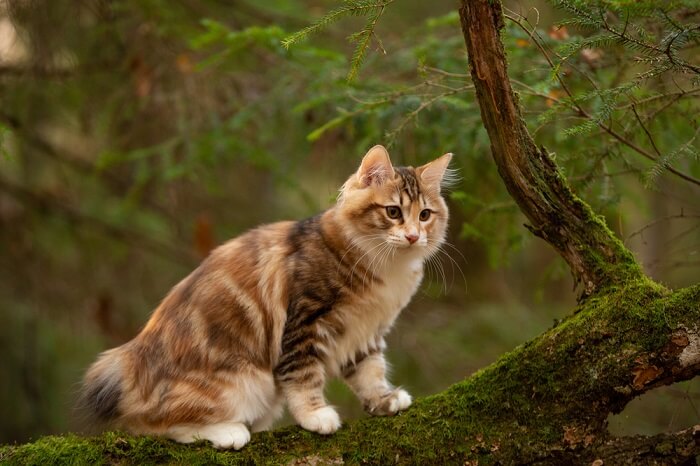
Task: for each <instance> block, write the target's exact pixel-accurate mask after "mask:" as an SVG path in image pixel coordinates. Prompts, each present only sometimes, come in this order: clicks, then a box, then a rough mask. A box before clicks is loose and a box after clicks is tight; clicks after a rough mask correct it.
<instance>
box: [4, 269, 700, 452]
mask: <svg viewBox="0 0 700 466" xmlns="http://www.w3.org/2000/svg"><path fill="white" fill-rule="evenodd" d="M699 303H700V286H695V287H692V288H688V289H684V290H679V291H677V292H674V293H670V292H668V291H667V290H665V289H664V288H662V287H660V286H658V285H656V284H654V283H652V282H650V281H648V280H646V279H640V280H638V281H636V282H630V283H628V284H627V285H626V286H624V287H618V288H615V289H609V290H608V293H606V294H605V295H604V296H603V295H600V296H596V297H594V298H591V299H589V300H587V301H586V302H585V303H584V304H582V305H581V306H579V308H578V309H576V312H575V313H574V314H572V315H571V316H569V317H568V318H566V319H564V320H563V321H562V322H561V323H560V324H559V325H557V326H556V327H554V328H552V329H550V330H549V331H547V332H545V333H544V334H542V335H541V336H539V337H537V338H536V339H534V340H532V341H530V342H528V343H526V344H524V345H521V346H519V347H518V348H516V349H514V350H513V351H511V352H510V353H508V354H506V355H504V356H503V357H501V358H500V359H499V360H498V361H497V362H496V363H494V364H492V365H491V366H489V367H487V368H485V369H482V370H481V371H479V372H477V373H476V374H474V375H472V376H471V377H469V378H468V379H466V380H464V381H463V382H460V383H457V384H455V385H453V386H452V387H450V388H449V389H447V390H446V391H444V392H443V393H440V394H437V395H434V396H431V397H428V398H424V399H419V400H417V401H416V403H415V404H414V406H412V407H411V408H410V409H409V410H408V411H406V412H404V413H401V414H400V415H397V416H395V417H389V418H365V419H360V420H356V421H350V422H347V423H346V424H345V425H344V426H343V427H342V428H341V429H340V430H339V431H338V432H337V433H336V434H334V435H332V436H320V435H317V434H313V433H309V432H306V431H303V430H301V429H299V428H298V427H286V428H283V429H279V430H277V431H273V432H266V433H262V434H256V435H254V436H253V439H252V441H251V443H250V444H249V445H247V446H246V447H245V448H244V449H243V450H242V451H239V452H235V451H217V450H214V449H213V448H211V447H209V446H208V445H205V444H203V443H202V444H197V445H190V446H187V445H178V444H175V443H173V442H170V441H167V440H163V439H156V438H150V437H132V436H129V435H126V434H122V433H119V432H109V433H106V434H103V435H102V436H98V437H92V438H86V437H79V436H75V435H67V436H63V437H45V438H42V439H39V440H38V441H36V442H35V443H30V444H26V445H19V446H5V447H1V448H0V463H2V464H42V465H50V464H154V463H158V464H162V463H166V464H167V463H170V464H274V465H279V464H297V465H301V464H465V462H468V461H472V462H473V461H477V460H478V461H479V464H480V465H484V464H531V463H537V464H591V463H592V462H593V461H594V460H596V459H602V460H603V461H604V463H605V464H620V462H621V458H623V457H624V458H633V459H635V464H658V463H659V462H662V463H663V464H683V463H684V462H688V461H690V460H691V459H692V458H693V457H694V455H698V454H700V426H698V427H696V428H691V429H689V430H686V431H683V432H679V433H675V434H667V435H664V436H657V437H630V438H627V437H622V438H615V437H611V436H610V435H609V434H608V433H607V431H606V429H605V420H606V418H607V416H608V415H609V414H610V413H611V412H618V411H620V410H622V408H623V407H624V406H625V404H626V403H627V402H629V401H630V400H631V399H633V398H634V397H636V396H639V395H640V394H641V393H644V392H646V391H648V390H650V389H652V388H654V387H657V386H659V385H662V384H671V383H675V382H677V381H681V380H686V379H689V378H691V377H694V376H696V375H697V374H698V373H700V336H699V335H698V332H700V328H698V324H697V323H698V322H700V304H699ZM649 445H659V448H657V449H651V451H650V448H649ZM681 445H682V448H680V447H679V448H676V446H681ZM611 446H619V447H620V448H622V446H624V448H625V449H624V450H621V449H618V448H613V447H611ZM621 451H624V452H626V453H625V455H626V456H620V455H621ZM654 462H656V463H654ZM473 464H475V463H473Z"/></svg>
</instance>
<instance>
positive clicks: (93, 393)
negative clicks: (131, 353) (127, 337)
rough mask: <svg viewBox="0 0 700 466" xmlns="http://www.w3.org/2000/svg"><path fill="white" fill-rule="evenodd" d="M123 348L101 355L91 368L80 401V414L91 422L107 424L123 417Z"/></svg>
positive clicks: (84, 380)
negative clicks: (121, 402)
mask: <svg viewBox="0 0 700 466" xmlns="http://www.w3.org/2000/svg"><path fill="white" fill-rule="evenodd" d="M119 350H120V348H115V349H111V350H109V351H105V352H104V353H102V354H101V355H100V356H99V358H98V359H97V361H96V362H95V363H94V364H93V365H92V366H90V368H89V369H88V371H87V373H86V374H85V378H84V379H83V386H82V389H81V393H80V397H79V400H78V410H79V411H80V412H82V413H84V414H85V416H86V417H87V418H88V419H89V420H90V421H91V422H97V423H102V424H107V423H111V422H113V421H115V420H116V419H118V418H119V416H120V414H121V413H120V401H121V399H122V394H123V389H122V379H123V377H122V363H121V362H122V361H121V359H122V358H121V352H120V351H119Z"/></svg>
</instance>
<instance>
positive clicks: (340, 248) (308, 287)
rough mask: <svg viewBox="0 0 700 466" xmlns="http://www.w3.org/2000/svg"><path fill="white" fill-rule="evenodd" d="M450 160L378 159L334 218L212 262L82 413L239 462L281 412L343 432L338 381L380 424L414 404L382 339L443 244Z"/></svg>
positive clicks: (111, 358)
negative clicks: (333, 380) (391, 375)
mask: <svg viewBox="0 0 700 466" xmlns="http://www.w3.org/2000/svg"><path fill="white" fill-rule="evenodd" d="M449 159H450V155H449V154H448V155H445V156H443V157H441V158H439V159H437V160H435V161H433V162H431V163H429V164H427V165H424V166H422V167H419V168H416V169H414V168H411V167H397V168H394V167H393V166H392V165H391V162H390V160H389V157H388V154H387V153H386V150H385V149H384V148H383V147H381V146H376V147H374V148H372V149H371V150H370V151H369V152H368V153H367V155H366V156H365V157H364V159H363V161H362V165H361V166H360V168H359V170H358V171H357V173H355V174H354V175H352V176H351V177H350V178H349V179H348V181H347V182H346V183H345V184H344V185H343V188H342V190H341V194H340V196H339V199H338V202H337V204H336V205H335V206H334V207H333V208H331V209H329V210H327V211H325V212H323V213H322V214H319V215H317V216H315V217H313V218H309V219H306V220H302V221H299V222H281V223H275V224H271V225H265V226H262V227H259V228H257V229H254V230H251V231H249V232H247V233H245V234H243V235H241V236H239V237H238V238H235V239H233V240H231V241H229V242H228V243H226V244H224V245H222V246H220V247H219V248H217V249H216V250H214V251H213V252H212V253H211V255H210V256H209V257H208V258H207V259H206V260H205V261H204V262H203V263H202V264H201V265H200V266H199V267H198V268H197V269H196V270H195V271H193V272H192V273H191V274H190V275H189V276H188V277H186V278H185V279H184V280H182V281H181V282H180V283H179V284H178V285H176V286H175V287H174V288H173V289H172V290H171V291H170V293H169V294H168V295H167V296H166V297H165V299H164V300H163V301H162V303H161V304H160V306H159V307H158V308H157V309H156V310H155V312H154V313H153V315H152V317H151V318H150V320H149V321H148V323H147V324H146V326H145V327H144V329H143V330H142V331H141V333H139V335H137V336H136V337H135V338H134V339H133V340H131V341H130V342H128V343H126V344H124V345H122V346H120V347H118V348H115V349H111V350H109V351H106V352H104V353H103V354H102V355H100V357H99V359H98V360H97V362H95V363H94V364H93V366H92V367H91V368H90V369H89V370H88V372H87V374H86V376H85V380H84V390H83V401H82V403H83V405H84V406H85V407H86V408H87V409H88V410H89V411H91V412H92V413H93V414H94V415H95V417H96V418H98V419H99V420H102V421H109V422H112V423H114V424H116V425H117V426H119V427H122V428H126V429H128V430H130V431H132V432H135V433H144V434H157V435H164V436H167V437H170V438H173V439H175V440H177V441H180V442H185V443H186V442H192V441H195V440H197V439H206V440H209V441H211V442H212V443H213V444H214V445H215V446H217V447H219V448H230V447H233V448H236V449H238V448H241V447H242V446H243V445H245V444H246V443H247V442H248V440H249V439H250V433H249V429H252V430H253V431H257V430H264V429H267V428H269V427H270V426H271V425H272V423H273V422H274V420H275V419H276V418H277V417H278V416H279V415H280V414H281V411H282V406H283V405H284V404H285V403H286V405H287V406H288V407H289V410H290V411H291V413H292V415H293V416H294V418H295V419H296V420H297V422H298V423H299V424H300V425H301V426H302V427H304V428H306V429H309V430H312V431H315V432H319V433H322V434H328V433H332V432H334V431H335V430H336V429H338V427H339V426H340V419H339V417H338V414H337V413H336V412H335V411H334V410H333V408H331V407H329V406H328V405H327V403H326V400H325V398H324V396H323V388H324V385H325V382H326V379H327V378H328V377H335V376H338V377H343V378H344V379H345V381H346V382H347V383H348V385H349V386H350V388H351V389H352V390H353V391H354V392H355V393H356V394H357V396H358V397H359V398H360V400H361V401H362V403H363V404H364V406H365V408H366V410H367V411H368V412H369V413H371V414H375V415H391V414H395V413H396V412H397V411H399V410H402V409H405V408H407V407H408V405H410V403H411V398H410V396H409V395H408V394H407V393H406V392H405V391H403V390H401V389H397V388H394V387H393V386H392V385H391V384H390V383H389V382H388V381H387V380H386V371H387V368H386V362H385V360H384V356H383V351H384V347H385V344H384V336H385V335H386V334H387V332H389V330H390V329H391V327H392V325H393V323H394V320H395V319H396V317H397V316H398V313H399V312H400V310H401V309H402V308H403V307H404V306H406V304H407V303H408V302H409V300H410V299H411V297H412V295H413V294H414V293H415V291H416V289H417V287H418V285H419V283H420V281H421V279H422V276H423V260H425V259H426V258H427V257H428V256H430V255H431V254H433V253H435V252H436V251H437V248H438V247H439V246H440V244H441V243H442V241H443V238H444V235H445V230H446V227H447V218H448V212H447V207H446V205H445V202H444V200H443V199H442V197H441V195H440V182H441V179H442V176H443V174H444V173H445V170H446V168H447V164H448V163H449ZM387 206H397V207H399V208H400V210H401V216H400V218H390V216H389V213H388V210H387V208H386V207H387ZM425 209H428V210H429V211H430V215H429V218H428V219H426V220H424V221H421V220H419V216H420V215H421V211H424V210H425ZM423 215H425V213H424V214H423Z"/></svg>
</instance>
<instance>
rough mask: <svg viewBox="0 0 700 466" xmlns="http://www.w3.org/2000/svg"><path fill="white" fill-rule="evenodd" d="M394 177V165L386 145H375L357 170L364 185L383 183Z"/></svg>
mask: <svg viewBox="0 0 700 466" xmlns="http://www.w3.org/2000/svg"><path fill="white" fill-rule="evenodd" d="M392 178H394V167H393V166H392V165H391V160H389V153H388V152H387V151H386V149H385V148H384V146H380V145H377V146H374V147H373V148H371V149H370V150H369V151H368V152H367V154H365V156H364V157H363V158H362V163H361V164H360V168H359V169H358V170H357V179H358V181H359V182H360V184H362V186H365V187H366V186H370V185H372V184H378V185H381V184H383V183H384V182H385V181H386V180H390V179H392Z"/></svg>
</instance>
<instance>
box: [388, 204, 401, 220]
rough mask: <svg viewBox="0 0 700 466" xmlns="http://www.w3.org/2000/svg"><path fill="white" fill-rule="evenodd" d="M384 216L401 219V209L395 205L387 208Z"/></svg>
mask: <svg viewBox="0 0 700 466" xmlns="http://www.w3.org/2000/svg"><path fill="white" fill-rule="evenodd" d="M386 215H387V216H388V217H389V218H393V219H397V218H401V209H400V208H399V207H397V206H395V205H390V206H387V208H386Z"/></svg>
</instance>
